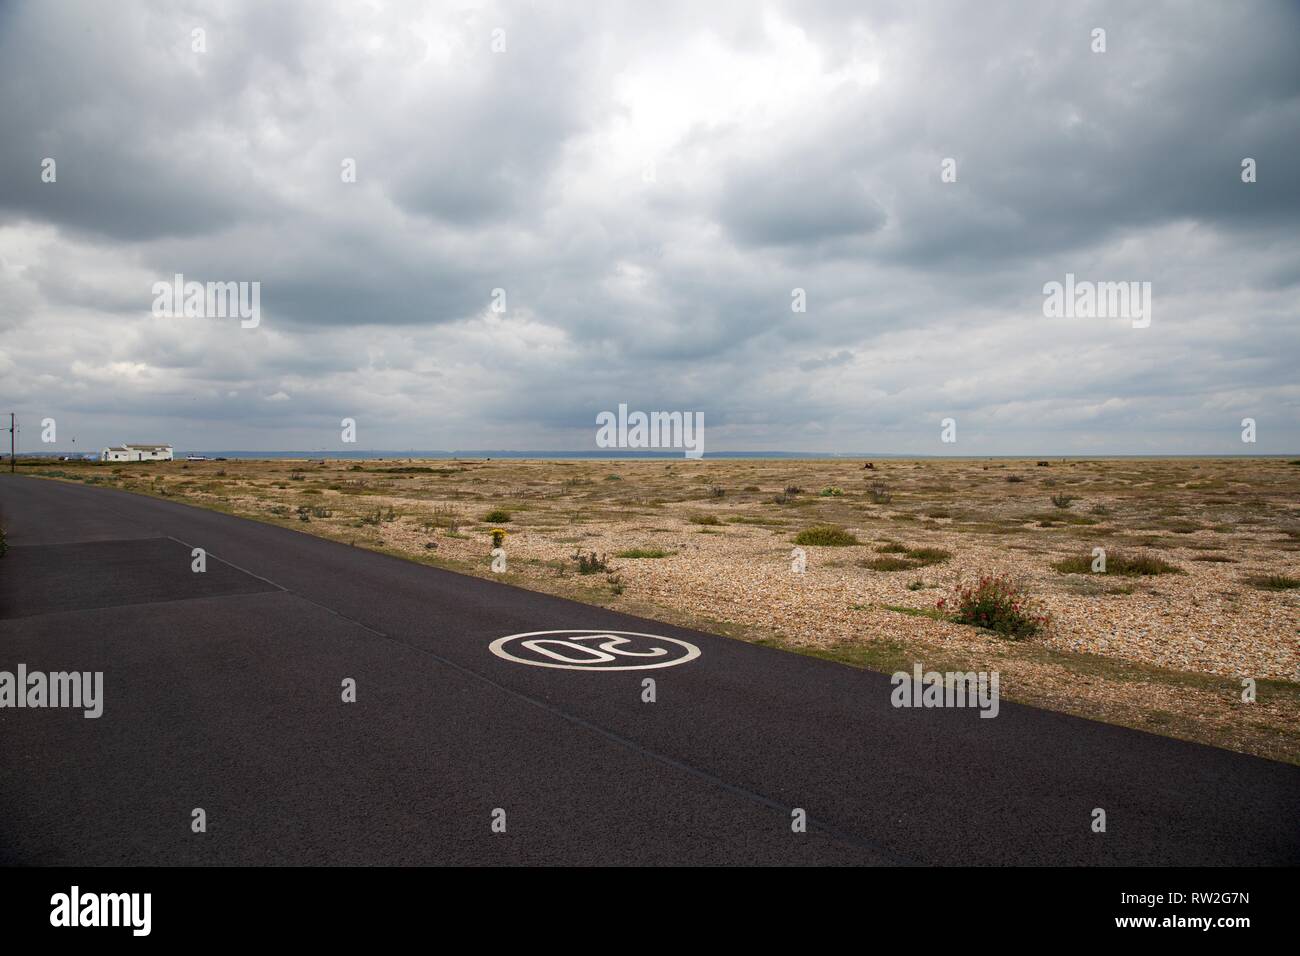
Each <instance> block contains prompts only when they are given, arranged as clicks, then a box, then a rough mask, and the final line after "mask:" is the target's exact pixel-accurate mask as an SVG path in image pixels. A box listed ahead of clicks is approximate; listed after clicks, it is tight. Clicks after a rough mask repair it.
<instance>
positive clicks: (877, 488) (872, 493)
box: [867, 481, 894, 505]
mask: <svg viewBox="0 0 1300 956" xmlns="http://www.w3.org/2000/svg"><path fill="white" fill-rule="evenodd" d="M867 497H868V498H870V499H871V503H872V504H874V505H887V504H889V503H890V502H891V501H893V500H894V496H893V494H892V493H891V492H890V490H889V487H888V486H887V485H886V484H885V483H884V482H883V481H873V482H872V483H871V487H869V488H868V489H867Z"/></svg>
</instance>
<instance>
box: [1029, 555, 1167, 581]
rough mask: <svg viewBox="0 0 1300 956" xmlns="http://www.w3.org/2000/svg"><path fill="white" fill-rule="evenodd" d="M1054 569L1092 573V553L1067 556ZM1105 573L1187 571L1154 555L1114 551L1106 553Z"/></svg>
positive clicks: (1139, 574)
mask: <svg viewBox="0 0 1300 956" xmlns="http://www.w3.org/2000/svg"><path fill="white" fill-rule="evenodd" d="M1052 569H1053V570H1055V571H1058V572H1059V573H1061V574H1092V573H1093V570H1092V555H1087V556H1086V557H1085V556H1080V557H1077V558H1065V559H1064V560H1062V561H1057V562H1056V563H1054V564H1053V565H1052ZM1097 573H1101V572H1097ZM1105 573H1106V574H1116V575H1119V576H1120V577H1125V578H1138V577H1149V576H1151V575H1155V574H1185V573H1186V572H1185V571H1183V569H1182V568H1180V567H1177V566H1176V565H1172V564H1170V563H1169V562H1168V561H1165V560H1164V559H1163V558H1157V557H1155V556H1154V555H1148V554H1139V555H1127V554H1119V553H1112V554H1107V555H1106V572H1105Z"/></svg>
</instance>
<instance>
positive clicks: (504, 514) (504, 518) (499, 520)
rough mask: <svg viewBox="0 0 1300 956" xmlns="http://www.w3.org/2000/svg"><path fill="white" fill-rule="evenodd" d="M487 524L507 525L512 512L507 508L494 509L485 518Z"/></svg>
mask: <svg viewBox="0 0 1300 956" xmlns="http://www.w3.org/2000/svg"><path fill="white" fill-rule="evenodd" d="M483 520H484V521H485V522H486V523H487V524H505V523H506V522H508V521H509V520H510V512H509V511H507V510H506V509H505V508H493V509H492V510H491V511H489V512H488V513H487V514H485V515H484V516H483Z"/></svg>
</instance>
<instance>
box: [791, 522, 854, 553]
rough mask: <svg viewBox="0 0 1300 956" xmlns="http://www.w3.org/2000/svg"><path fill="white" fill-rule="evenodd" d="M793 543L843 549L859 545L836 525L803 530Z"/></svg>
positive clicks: (823, 525) (817, 526)
mask: <svg viewBox="0 0 1300 956" xmlns="http://www.w3.org/2000/svg"><path fill="white" fill-rule="evenodd" d="M794 543H795V544H806V545H814V546H819V547H828V548H844V547H848V546H850V545H855V544H861V542H860V541H858V539H857V538H856V537H854V536H853V535H852V534H850V533H849V532H848V531H847V530H846V529H844V528H841V527H840V526H839V525H836V524H819V525H813V526H812V527H811V528H804V529H803V530H802V531H800V532H799V533H798V534H797V535H795V537H794Z"/></svg>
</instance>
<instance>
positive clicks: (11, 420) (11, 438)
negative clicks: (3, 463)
mask: <svg viewBox="0 0 1300 956" xmlns="http://www.w3.org/2000/svg"><path fill="white" fill-rule="evenodd" d="M16 427H17V426H16V424H15V423H14V413H13V412H10V413H9V474H11V475H12V474H13V472H14V429H15V428H16Z"/></svg>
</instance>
